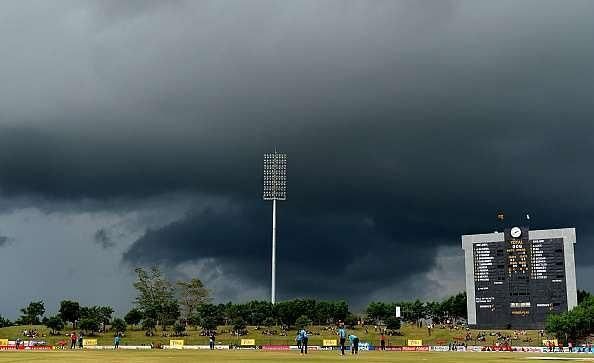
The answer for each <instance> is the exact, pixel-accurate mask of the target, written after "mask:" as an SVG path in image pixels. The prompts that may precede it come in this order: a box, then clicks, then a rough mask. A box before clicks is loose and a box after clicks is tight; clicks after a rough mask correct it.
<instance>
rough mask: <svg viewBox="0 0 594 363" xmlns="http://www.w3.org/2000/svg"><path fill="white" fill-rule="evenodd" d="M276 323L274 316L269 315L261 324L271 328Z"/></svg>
mask: <svg viewBox="0 0 594 363" xmlns="http://www.w3.org/2000/svg"><path fill="white" fill-rule="evenodd" d="M275 324H276V322H275V321H274V318H273V317H271V316H269V317H267V318H266V319H264V322H263V324H262V325H264V326H265V327H267V328H271V327H273V326H274V325H275Z"/></svg>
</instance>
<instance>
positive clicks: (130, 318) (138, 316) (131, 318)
mask: <svg viewBox="0 0 594 363" xmlns="http://www.w3.org/2000/svg"><path fill="white" fill-rule="evenodd" d="M141 320H142V311H140V310H138V309H132V310H130V311H128V314H126V316H124V321H125V322H126V323H128V324H130V325H138V324H140V321H141Z"/></svg>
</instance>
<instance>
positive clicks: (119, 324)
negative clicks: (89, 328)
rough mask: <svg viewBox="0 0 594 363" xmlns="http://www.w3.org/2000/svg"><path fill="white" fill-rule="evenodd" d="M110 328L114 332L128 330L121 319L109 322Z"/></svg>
mask: <svg viewBox="0 0 594 363" xmlns="http://www.w3.org/2000/svg"><path fill="white" fill-rule="evenodd" d="M111 328H112V329H113V330H114V331H115V332H122V333H123V332H125V331H126V329H127V328H128V326H127V325H126V322H125V321H124V320H122V319H119V318H116V319H113V321H112V322H111Z"/></svg>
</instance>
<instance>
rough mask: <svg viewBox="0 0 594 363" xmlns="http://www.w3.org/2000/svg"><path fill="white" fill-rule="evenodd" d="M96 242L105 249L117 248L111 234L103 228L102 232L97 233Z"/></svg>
mask: <svg viewBox="0 0 594 363" xmlns="http://www.w3.org/2000/svg"><path fill="white" fill-rule="evenodd" d="M94 241H95V243H96V244H98V245H100V246H101V247H103V248H105V249H107V248H111V247H113V246H115V242H114V241H113V239H112V237H111V236H110V233H109V232H108V231H107V230H106V229H105V228H101V229H100V230H98V231H97V232H95V235H94Z"/></svg>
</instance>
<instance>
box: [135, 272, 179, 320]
mask: <svg viewBox="0 0 594 363" xmlns="http://www.w3.org/2000/svg"><path fill="white" fill-rule="evenodd" d="M135 271H136V275H137V278H136V282H134V288H135V289H136V290H137V293H138V295H137V297H136V300H135V301H134V303H135V304H136V305H137V306H138V308H139V309H140V310H141V311H142V313H143V315H144V317H145V318H148V317H150V318H153V319H155V320H156V323H157V324H158V323H161V324H168V323H169V322H170V321H171V318H172V316H173V315H175V310H176V309H175V306H177V316H179V305H178V304H177V301H176V300H175V298H174V295H175V294H174V289H173V287H172V285H171V282H169V281H168V280H167V279H165V278H164V277H163V276H162V274H161V270H160V269H159V267H157V266H154V267H152V268H151V269H150V271H148V272H147V271H145V270H144V269H143V268H137V269H136V270H135ZM175 319H177V317H176V318H175ZM175 319H174V320H175Z"/></svg>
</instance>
